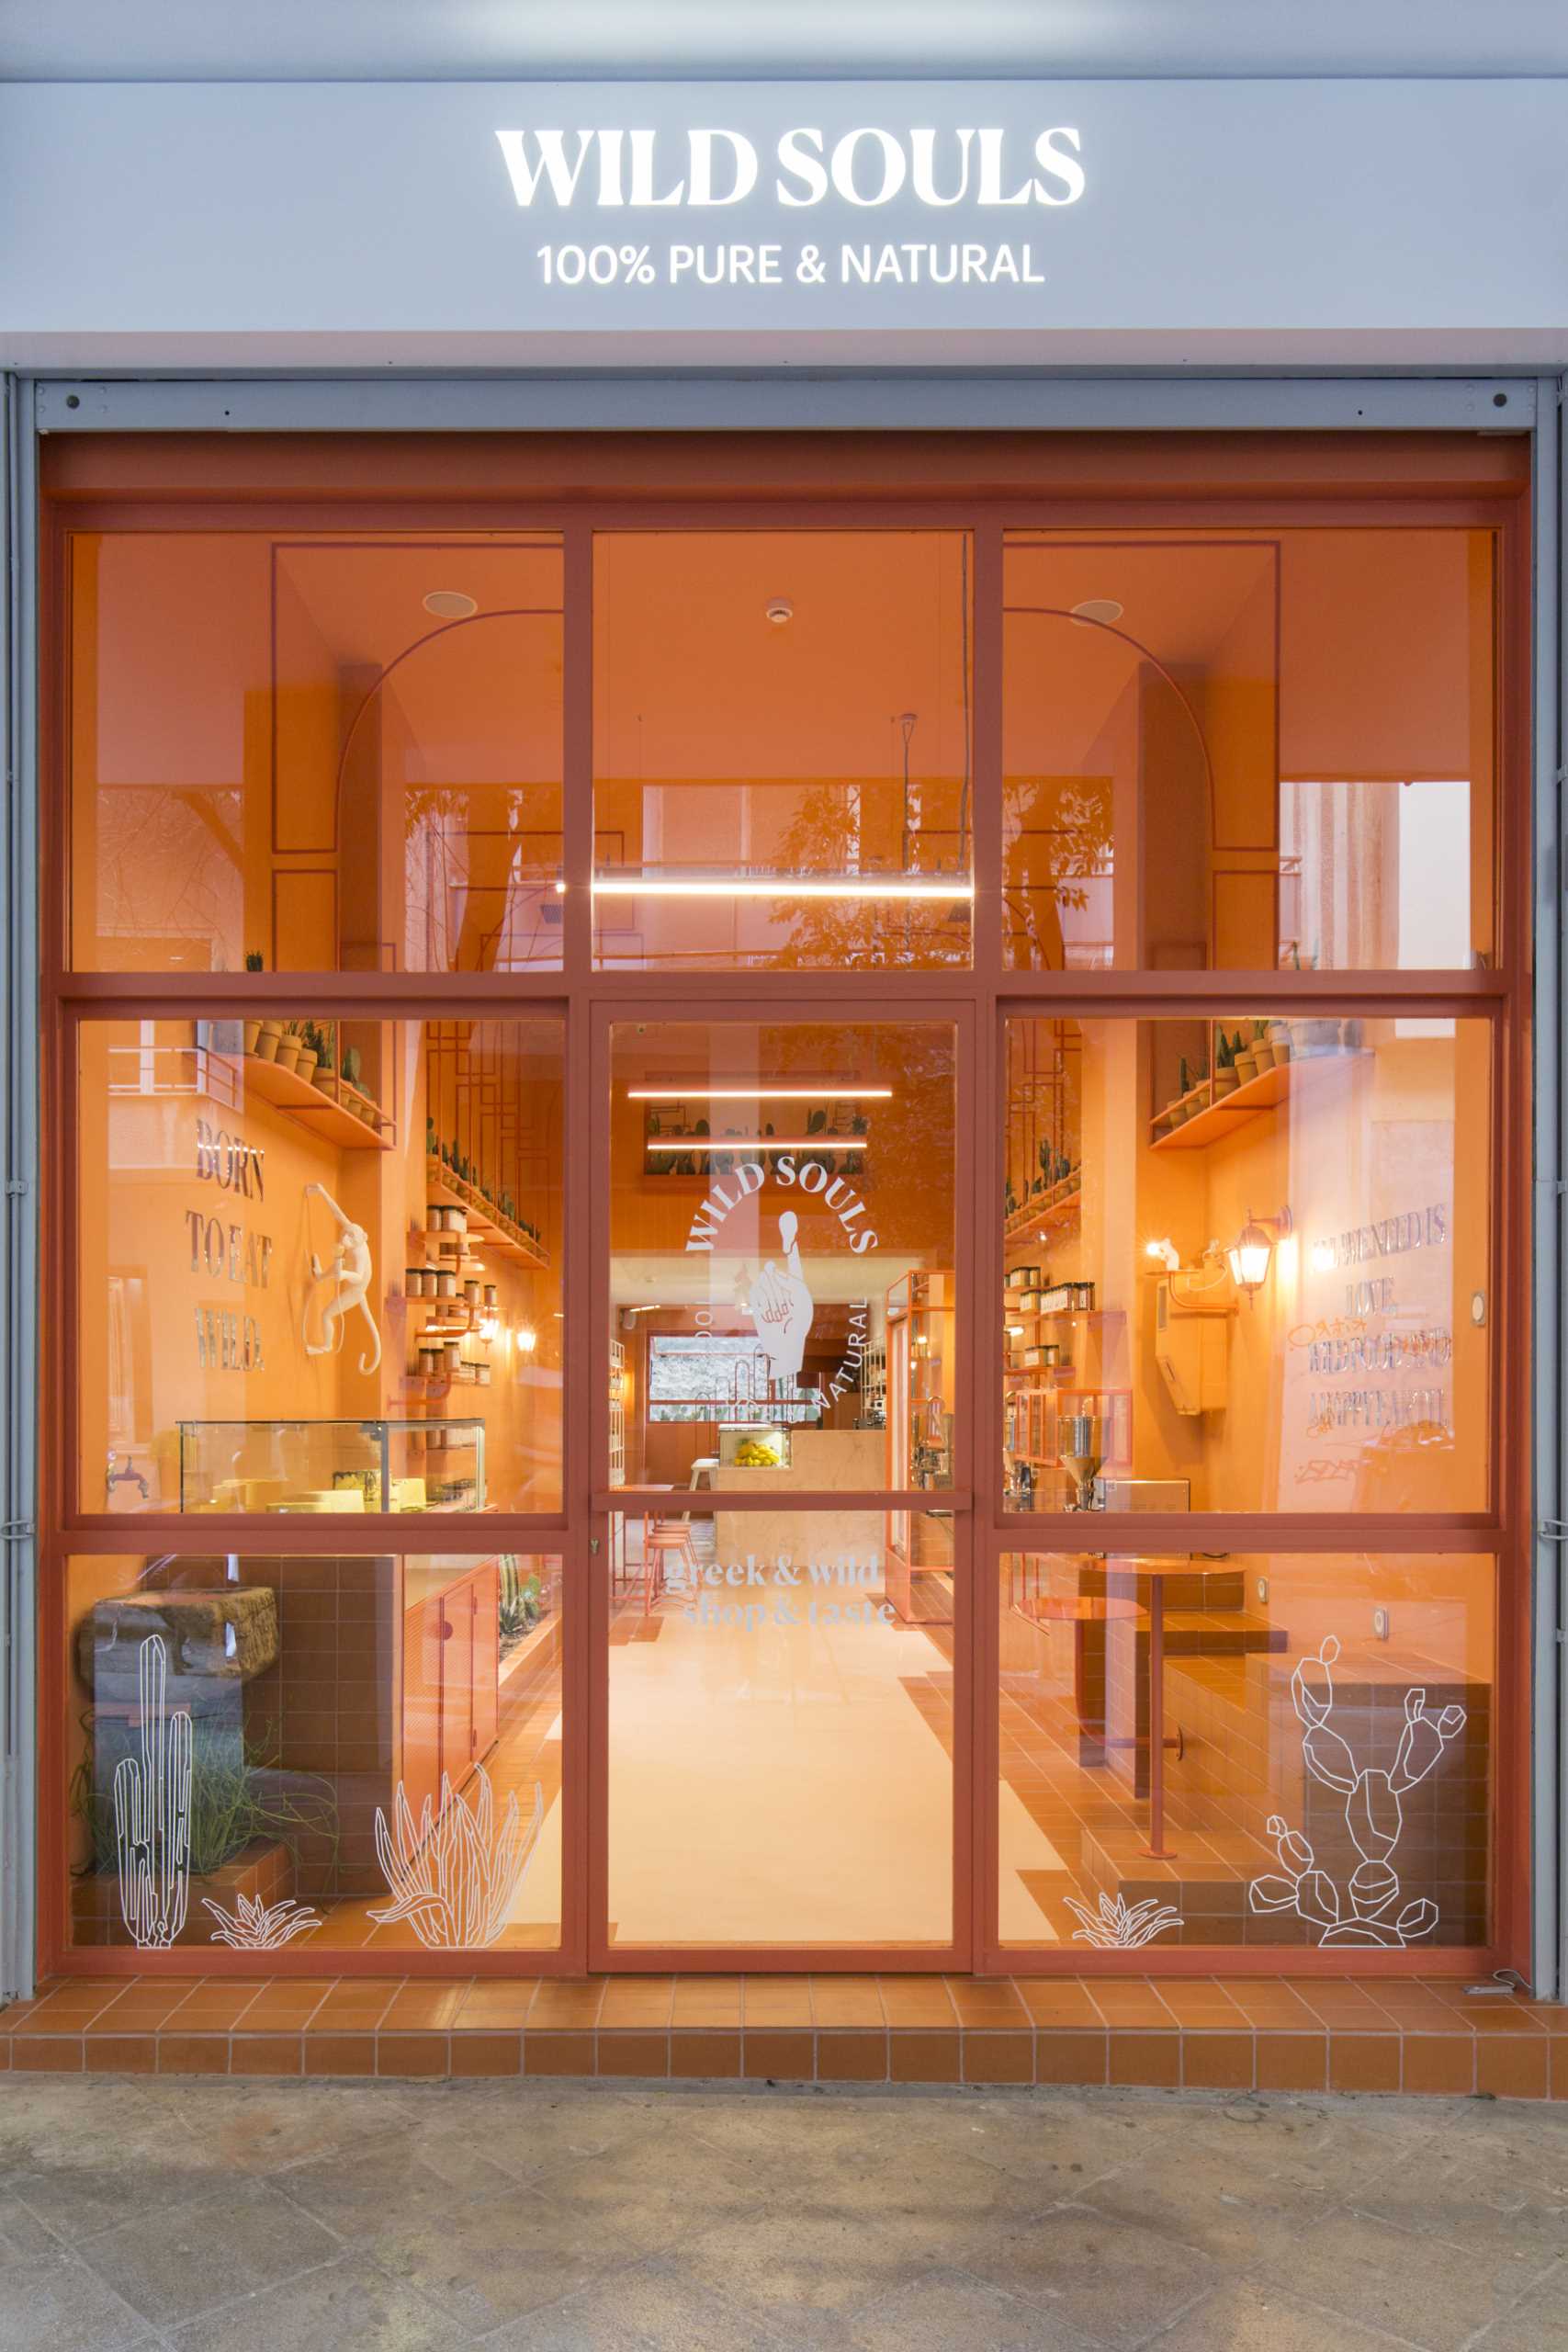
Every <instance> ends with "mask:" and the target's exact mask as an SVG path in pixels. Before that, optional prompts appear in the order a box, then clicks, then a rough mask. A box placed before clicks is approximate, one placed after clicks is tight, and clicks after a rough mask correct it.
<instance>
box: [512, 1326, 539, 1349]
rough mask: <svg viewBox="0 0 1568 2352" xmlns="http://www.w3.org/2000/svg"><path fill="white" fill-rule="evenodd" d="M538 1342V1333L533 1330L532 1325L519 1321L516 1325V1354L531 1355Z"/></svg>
mask: <svg viewBox="0 0 1568 2352" xmlns="http://www.w3.org/2000/svg"><path fill="white" fill-rule="evenodd" d="M538 1344H539V1335H538V1333H537V1331H536V1330H535V1329H534V1327H533V1325H532V1324H531V1323H520V1324H519V1325H518V1327H517V1352H518V1354H519V1355H523V1356H531V1355H532V1354H533V1352H534V1351H535V1349H536V1347H537V1346H538Z"/></svg>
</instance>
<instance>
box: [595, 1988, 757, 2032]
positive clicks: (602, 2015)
mask: <svg viewBox="0 0 1568 2352" xmlns="http://www.w3.org/2000/svg"><path fill="white" fill-rule="evenodd" d="M674 2004H675V1979H674V1978H673V1977H672V1976H612V1977H611V1978H610V1980H609V1983H608V1984H607V1985H605V1987H604V2003H603V2006H602V2007H601V2008H600V2011H599V2027H600V2030H601V2032H603V2031H604V2029H605V2028H606V2027H614V2028H619V2027H622V2026H625V2027H640V2028H641V2029H643V2030H645V2031H652V2030H656V2029H659V2028H661V2027H667V2026H668V2025H669V2023H670V2019H671V2013H672V2011H673V2008H674ZM737 2014H739V2009H738V2011H737Z"/></svg>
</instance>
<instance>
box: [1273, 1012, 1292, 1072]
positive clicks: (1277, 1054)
mask: <svg viewBox="0 0 1568 2352" xmlns="http://www.w3.org/2000/svg"><path fill="white" fill-rule="evenodd" d="M1269 1044H1270V1045H1271V1046H1273V1048H1274V1066H1275V1068H1276V1069H1278V1068H1279V1066H1280V1063H1281V1062H1288V1061H1289V1060H1290V1058H1291V1033H1290V1030H1289V1028H1288V1026H1287V1025H1286V1023H1284V1022H1283V1021H1270V1023H1269Z"/></svg>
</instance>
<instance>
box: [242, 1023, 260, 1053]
mask: <svg viewBox="0 0 1568 2352" xmlns="http://www.w3.org/2000/svg"><path fill="white" fill-rule="evenodd" d="M260 1035H261V1023H260V1022H259V1021H247V1022H246V1023H245V1051H246V1053H247V1054H254V1052H255V1049H256V1039H257V1038H258V1037H259V1036H260Z"/></svg>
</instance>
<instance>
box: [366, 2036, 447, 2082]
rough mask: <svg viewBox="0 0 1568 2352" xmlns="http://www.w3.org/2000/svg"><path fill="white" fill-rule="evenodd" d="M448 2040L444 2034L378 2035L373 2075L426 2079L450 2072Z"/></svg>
mask: <svg viewBox="0 0 1568 2352" xmlns="http://www.w3.org/2000/svg"><path fill="white" fill-rule="evenodd" d="M451 2064H452V2046H451V2039H450V2037H449V2036H448V2035H446V2034H445V2033H378V2035H377V2036H376V2072H377V2073H378V2075H398V2076H401V2077H403V2078H405V2079H409V2078H412V2079H416V2080H419V2081H424V2080H428V2079H430V2078H432V2077H434V2076H437V2075H446V2074H448V2073H450V2071H451Z"/></svg>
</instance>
